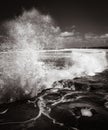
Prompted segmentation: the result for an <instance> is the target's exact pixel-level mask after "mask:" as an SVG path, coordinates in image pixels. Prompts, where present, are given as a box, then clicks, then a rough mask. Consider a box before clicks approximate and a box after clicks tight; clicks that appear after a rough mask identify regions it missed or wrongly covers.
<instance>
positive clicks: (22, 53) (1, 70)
mask: <svg viewBox="0 0 108 130" xmlns="http://www.w3.org/2000/svg"><path fill="white" fill-rule="evenodd" d="M5 27H6V28H7V33H8V35H9V39H12V40H10V41H7V42H8V45H9V46H11V47H10V48H11V50H8V51H7V52H3V53H0V74H1V76H0V92H1V93H2V94H1V97H0V101H1V100H2V99H3V97H8V99H7V100H9V101H10V100H11V101H13V100H16V99H20V96H19V95H21V94H20V93H21V92H22V95H24V96H25V95H29V94H30V96H35V95H36V94H37V93H38V92H39V91H41V90H42V89H44V88H47V87H51V84H52V83H53V82H54V81H56V80H61V79H72V78H74V77H76V76H78V77H79V76H84V75H94V74H95V73H96V72H101V71H103V70H104V69H105V68H106V66H107V60H106V53H105V52H104V51H102V52H101V53H99V52H98V53H97V52H96V53H92V51H91V52H90V53H88V52H89V51H88V52H85V51H84V50H83V51H78V50H77V51H76V50H71V51H72V53H70V58H69V60H70V62H71V65H68V66H67V65H66V66H64V67H62V69H58V68H57V67H56V66H55V65H53V64H49V63H47V62H44V60H45V58H46V59H48V57H49V59H52V58H53V59H54V57H52V58H51V53H48V55H49V56H48V57H47V56H45V55H46V53H43V57H42V55H41V53H40V52H39V51H40V50H41V51H42V50H43V49H46V48H47V49H50V48H53V49H56V48H57V47H58V46H59V44H61V43H60V42H61V40H60V37H59V36H60V33H61V32H60V28H59V27H56V26H54V22H53V20H52V18H51V17H49V16H48V15H46V16H45V15H42V14H40V13H39V12H38V11H37V10H35V9H33V10H31V11H29V12H27V11H25V12H24V13H23V14H22V15H21V16H20V17H18V18H16V19H15V20H12V21H8V22H6V23H5ZM4 44H5V43H4ZM6 45H7V43H6ZM54 54H55V55H56V56H57V53H54ZM64 54H65V50H64V51H63V52H62V53H61V55H64ZM42 59H43V60H42ZM54 60H55V62H57V61H56V58H55V59H54ZM64 60H65V63H64V64H67V62H68V60H67V58H64ZM7 93H8V94H7ZM5 95H9V96H5Z"/></svg>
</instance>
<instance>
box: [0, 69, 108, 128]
mask: <svg viewBox="0 0 108 130" xmlns="http://www.w3.org/2000/svg"><path fill="white" fill-rule="evenodd" d="M107 122H108V71H107V70H106V71H104V72H103V73H99V74H97V75H95V76H87V77H79V78H74V79H73V80H72V79H63V80H60V81H55V82H54V83H53V84H52V86H51V88H48V89H44V90H43V91H42V92H40V93H39V94H38V95H37V96H36V97H33V98H30V99H22V100H19V101H15V102H12V103H4V104H1V105H0V129H1V130H107V129H108V124H107Z"/></svg>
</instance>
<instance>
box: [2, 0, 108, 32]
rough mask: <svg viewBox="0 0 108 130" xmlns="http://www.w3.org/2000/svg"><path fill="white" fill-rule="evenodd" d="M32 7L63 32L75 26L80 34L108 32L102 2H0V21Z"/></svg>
mask: <svg viewBox="0 0 108 130" xmlns="http://www.w3.org/2000/svg"><path fill="white" fill-rule="evenodd" d="M32 7H36V8H37V9H39V10H40V11H42V12H43V13H48V14H50V15H51V16H52V17H53V19H55V21H56V22H57V24H58V25H59V26H60V27H61V28H62V29H63V30H66V29H70V28H71V27H72V26H73V25H75V26H76V28H77V30H78V31H79V32H81V33H86V32H93V33H97V34H104V33H107V32H108V7H107V2H105V1H104V0H102V1H99V0H98V1H95V0H79V1H78V0H1V1H0V20H1V21H3V20H5V19H9V18H13V17H15V16H16V15H19V14H20V13H21V12H22V10H23V9H30V8H32Z"/></svg>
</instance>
